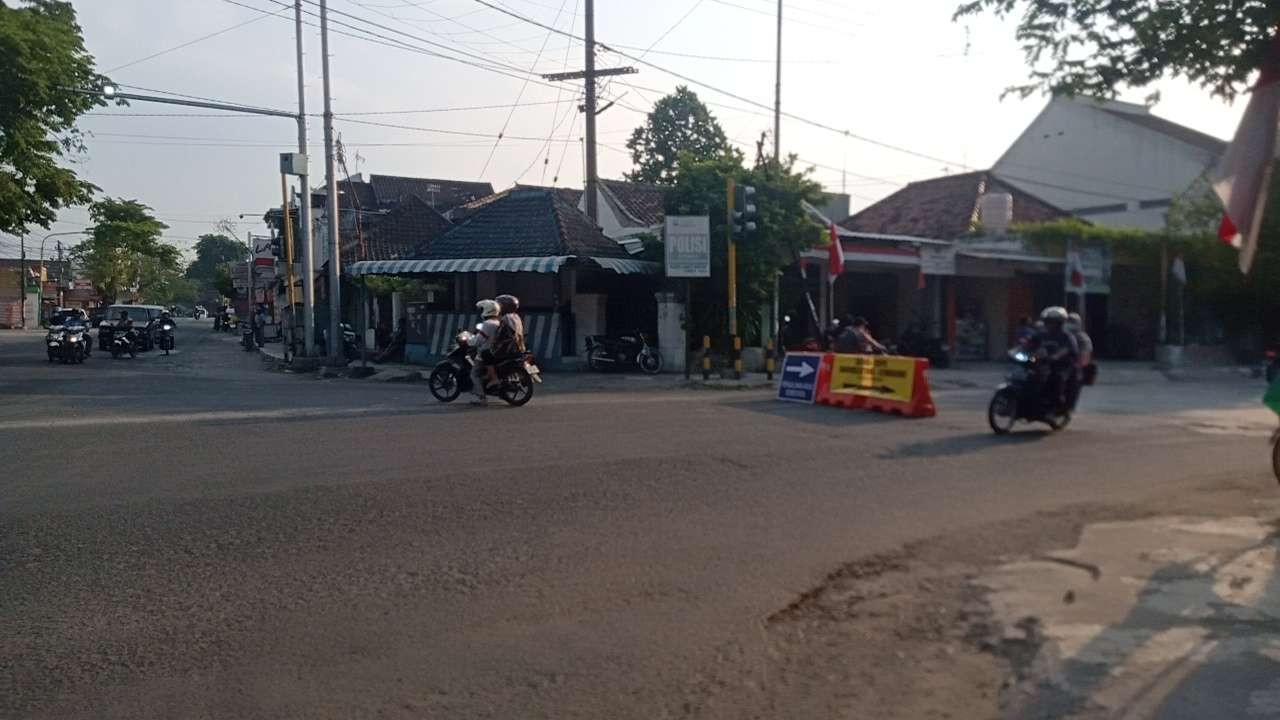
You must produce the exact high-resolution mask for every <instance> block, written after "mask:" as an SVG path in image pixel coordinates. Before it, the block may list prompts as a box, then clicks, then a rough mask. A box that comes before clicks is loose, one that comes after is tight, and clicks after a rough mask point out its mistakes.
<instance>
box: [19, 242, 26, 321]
mask: <svg viewBox="0 0 1280 720" xmlns="http://www.w3.org/2000/svg"><path fill="white" fill-rule="evenodd" d="M18 296H19V297H20V298H21V302H20V303H19V305H18V307H19V309H20V310H21V311H22V329H23V330H26V329H27V236H26V235H19V236H18Z"/></svg>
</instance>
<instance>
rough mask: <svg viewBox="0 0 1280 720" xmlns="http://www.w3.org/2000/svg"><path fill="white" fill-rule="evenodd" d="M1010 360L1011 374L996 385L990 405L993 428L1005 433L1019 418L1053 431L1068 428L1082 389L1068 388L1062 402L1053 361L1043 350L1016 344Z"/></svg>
mask: <svg viewBox="0 0 1280 720" xmlns="http://www.w3.org/2000/svg"><path fill="white" fill-rule="evenodd" d="M1009 360H1010V361H1011V362H1012V363H1013V367H1012V369H1011V370H1010V371H1009V377H1008V379H1007V380H1006V381H1005V382H1004V383H1003V384H1002V385H1000V387H998V388H996V394H995V395H994V396H993V397H992V398H991V404H990V405H989V406H988V407H987V422H988V423H989V424H990V425H991V429H992V430H993V431H994V432H995V433H996V434H997V435H1004V434H1005V433H1007V432H1009V431H1010V430H1012V429H1013V426H1014V425H1016V424H1017V423H1018V421H1019V420H1021V421H1024V422H1042V423H1045V424H1046V425H1048V426H1049V427H1050V428H1053V429H1054V430H1061V429H1063V428H1065V427H1066V426H1067V424H1068V423H1070V422H1071V413H1072V411H1074V410H1075V400H1076V397H1077V396H1078V393H1079V388H1078V387H1069V388H1067V389H1066V395H1067V402H1066V403H1065V404H1063V403H1062V402H1061V399H1060V398H1059V396H1058V393H1057V392H1056V388H1055V383H1054V382H1053V369H1052V367H1051V365H1052V363H1051V362H1050V361H1049V360H1048V358H1047V357H1046V356H1045V355H1044V354H1043V353H1041V352H1036V351H1034V350H1031V349H1029V348H1026V347H1016V348H1014V349H1012V350H1010V351H1009Z"/></svg>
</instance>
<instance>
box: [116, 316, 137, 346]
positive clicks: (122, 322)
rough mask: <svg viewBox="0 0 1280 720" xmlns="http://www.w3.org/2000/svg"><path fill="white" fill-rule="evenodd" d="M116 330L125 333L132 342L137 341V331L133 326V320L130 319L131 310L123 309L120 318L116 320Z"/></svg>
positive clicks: (126, 337)
mask: <svg viewBox="0 0 1280 720" xmlns="http://www.w3.org/2000/svg"><path fill="white" fill-rule="evenodd" d="M115 331H116V332H118V333H121V334H123V335H124V337H125V339H126V340H128V341H129V342H130V343H133V342H135V339H136V337H137V333H136V332H135V331H134V328H133V320H131V319H129V311H128V310H121V311H120V319H119V320H116V325H115Z"/></svg>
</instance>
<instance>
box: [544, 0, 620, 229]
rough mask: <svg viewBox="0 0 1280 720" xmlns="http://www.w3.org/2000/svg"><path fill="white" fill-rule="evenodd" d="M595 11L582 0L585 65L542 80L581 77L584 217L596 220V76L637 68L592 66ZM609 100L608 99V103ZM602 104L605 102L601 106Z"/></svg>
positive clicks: (598, 210) (594, 62)
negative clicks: (584, 134) (584, 135)
mask: <svg viewBox="0 0 1280 720" xmlns="http://www.w3.org/2000/svg"><path fill="white" fill-rule="evenodd" d="M595 20H596V12H595V2H594V0H586V6H585V8H584V10H583V22H584V24H585V26H586V29H585V38H586V45H585V48H584V50H585V52H586V57H585V61H586V62H585V65H584V67H585V68H586V69H584V70H582V71H579V72H568V73H550V74H547V75H543V76H542V78H543V79H544V80H552V81H557V80H582V81H583V90H584V92H583V96H584V99H583V104H582V107H581V108H580V109H581V110H582V112H583V113H584V114H585V115H586V120H587V122H586V125H587V146H586V148H584V149H585V151H586V166H587V168H586V176H587V177H586V182H585V188H584V189H585V191H586V195H587V217H589V218H591V221H592V222H595V223H598V222H599V215H600V209H599V206H598V205H599V198H598V193H597V191H596V187H597V186H598V185H599V182H600V178H599V177H598V175H597V173H596V115H599V114H600V113H601V112H603V111H602V110H596V78H598V77H604V76H606V75H631V74H633V73H636V72H638V71H637V70H636V69H635V68H633V67H621V68H609V69H606V70H596V22H595ZM611 104H612V103H610V105H611ZM605 107H606V108H607V107H608V106H605Z"/></svg>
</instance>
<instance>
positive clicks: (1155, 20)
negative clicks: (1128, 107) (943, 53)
mask: <svg viewBox="0 0 1280 720" xmlns="http://www.w3.org/2000/svg"><path fill="white" fill-rule="evenodd" d="M1019 10H1021V11H1022V17H1021V19H1020V20H1019V22H1018V29H1017V39H1018V40H1019V42H1021V43H1022V49H1023V51H1024V52H1025V54H1026V58H1027V66H1028V68H1029V69H1030V80H1031V81H1030V82H1029V83H1027V84H1024V85H1019V86H1015V87H1011V88H1009V92H1014V93H1017V94H1019V95H1022V96H1024V97H1025V96H1027V95H1030V94H1032V93H1034V92H1037V91H1044V92H1050V93H1053V94H1064V95H1094V96H1098V97H1112V96H1114V95H1115V92H1116V89H1117V88H1118V87H1120V86H1128V87H1134V88H1139V87H1144V86H1146V85H1150V84H1151V83H1153V82H1155V81H1156V80H1159V79H1161V78H1163V77H1182V78H1185V79H1187V80H1189V81H1191V82H1193V83H1196V84H1198V85H1200V86H1202V87H1206V88H1208V89H1209V90H1210V91H1211V92H1212V93H1213V94H1215V95H1218V96H1221V97H1223V98H1225V99H1228V100H1230V99H1232V98H1234V97H1235V96H1236V95H1238V94H1240V93H1241V92H1243V91H1245V90H1246V89H1247V88H1248V84H1249V81H1250V78H1251V77H1252V75H1253V73H1254V71H1255V70H1257V68H1258V67H1259V66H1261V65H1262V61H1263V58H1264V57H1265V56H1266V54H1267V52H1268V47H1269V45H1270V43H1271V42H1272V38H1274V37H1275V34H1276V31H1277V27H1280V3H1276V2H1275V1H1274V0H1195V1H1194V2H1188V1H1187V0H972V1H971V2H965V3H963V4H961V5H960V7H959V8H958V9H957V10H956V13H955V17H956V18H957V19H958V18H963V17H966V16H969V15H974V14H977V13H981V12H984V11H991V12H994V13H995V14H996V15H998V16H1001V17H1004V16H1009V15H1014V14H1016V13H1017V12H1018V11H1019Z"/></svg>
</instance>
